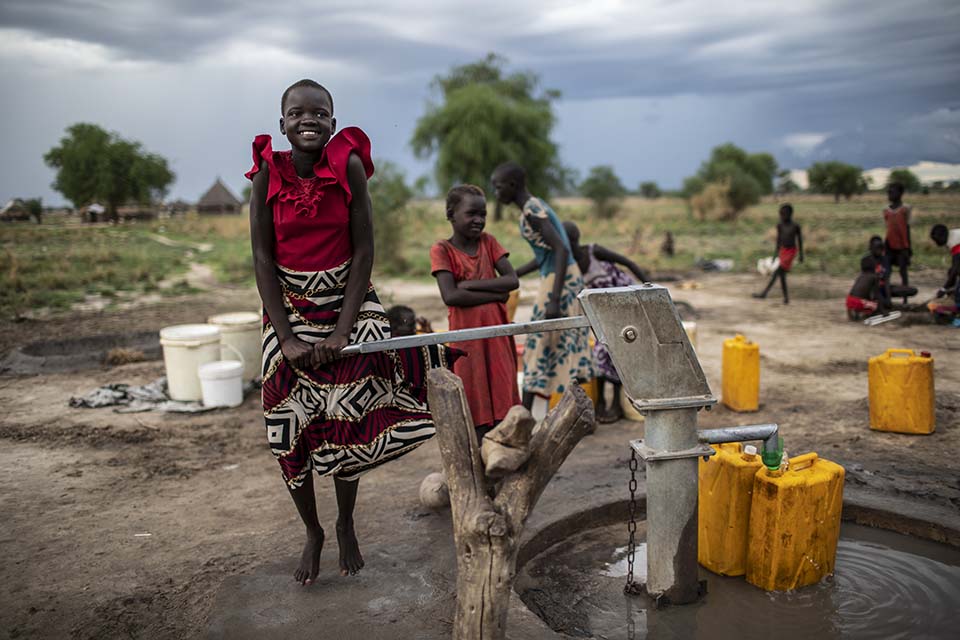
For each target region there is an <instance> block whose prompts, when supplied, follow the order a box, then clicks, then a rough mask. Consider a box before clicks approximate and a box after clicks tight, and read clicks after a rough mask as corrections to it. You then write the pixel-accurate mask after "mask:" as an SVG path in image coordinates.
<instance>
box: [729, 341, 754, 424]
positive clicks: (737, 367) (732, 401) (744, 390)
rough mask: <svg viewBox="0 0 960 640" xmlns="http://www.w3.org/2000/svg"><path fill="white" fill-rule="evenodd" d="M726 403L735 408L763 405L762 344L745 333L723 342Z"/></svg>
mask: <svg viewBox="0 0 960 640" xmlns="http://www.w3.org/2000/svg"><path fill="white" fill-rule="evenodd" d="M722 372H723V380H722V383H721V387H722V398H723V404H724V405H726V406H727V407H728V408H729V409H732V410H734V411H756V410H757V409H759V408H760V345H758V344H757V343H755V342H750V341H749V340H747V339H746V338H745V337H743V336H742V335H739V334H737V336H736V337H735V338H730V339H727V340H724V341H723V358H722Z"/></svg>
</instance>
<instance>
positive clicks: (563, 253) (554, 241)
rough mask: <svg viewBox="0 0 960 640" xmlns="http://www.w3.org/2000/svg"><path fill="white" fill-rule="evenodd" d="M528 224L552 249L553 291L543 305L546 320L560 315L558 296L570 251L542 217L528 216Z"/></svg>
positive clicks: (565, 276)
mask: <svg viewBox="0 0 960 640" xmlns="http://www.w3.org/2000/svg"><path fill="white" fill-rule="evenodd" d="M528 219H529V220H530V226H531V227H533V229H534V231H538V232H540V235H541V236H542V237H543V239H544V241H546V243H547V244H548V245H550V248H551V249H552V250H553V273H554V277H553V291H552V292H551V294H550V299H549V300H547V304H546V305H545V306H544V310H543V317H544V319H546V320H551V319H553V318H559V317H560V297H561V296H562V295H563V282H564V280H566V278H567V260H568V259H569V258H570V252H569V251H568V250H567V247H566V246H564V244H563V238H561V237H560V234H559V233H557V230H556V229H555V228H554V227H553V225H552V224H550V222H549V221H545V220H544V219H543V218H537V217H534V216H529V218H528Z"/></svg>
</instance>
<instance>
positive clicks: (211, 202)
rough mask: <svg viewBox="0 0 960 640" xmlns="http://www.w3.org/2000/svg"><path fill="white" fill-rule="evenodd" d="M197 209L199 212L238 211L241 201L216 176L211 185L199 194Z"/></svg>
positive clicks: (239, 210)
mask: <svg viewBox="0 0 960 640" xmlns="http://www.w3.org/2000/svg"><path fill="white" fill-rule="evenodd" d="M197 211H198V212H199V213H240V212H241V203H240V199H239V198H237V196H235V195H233V193H231V191H230V189H228V188H227V185H225V184H223V181H222V180H220V178H217V181H216V182H214V183H213V186H212V187H210V188H209V189H207V192H206V193H205V194H203V195H202V196H200V200H199V201H198V202H197Z"/></svg>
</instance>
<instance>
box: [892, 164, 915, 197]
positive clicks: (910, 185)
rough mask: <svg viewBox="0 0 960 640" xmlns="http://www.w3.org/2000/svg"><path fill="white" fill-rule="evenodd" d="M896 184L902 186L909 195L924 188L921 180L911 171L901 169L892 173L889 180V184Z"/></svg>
mask: <svg viewBox="0 0 960 640" xmlns="http://www.w3.org/2000/svg"><path fill="white" fill-rule="evenodd" d="M894 182H899V183H900V184H902V185H903V189H904V191H906V192H907V193H917V192H919V191H920V190H921V189H922V188H923V185H922V184H920V178H918V177H917V174H915V173H914V172H913V171H910V169H905V168H900V169H894V170H893V171H891V172H890V177H889V178H887V184H892V183H894Z"/></svg>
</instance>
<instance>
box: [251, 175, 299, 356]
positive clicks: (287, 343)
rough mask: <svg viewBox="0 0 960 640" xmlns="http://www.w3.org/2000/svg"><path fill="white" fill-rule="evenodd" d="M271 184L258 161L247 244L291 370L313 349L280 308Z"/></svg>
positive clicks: (269, 316)
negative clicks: (270, 204) (270, 202)
mask: <svg viewBox="0 0 960 640" xmlns="http://www.w3.org/2000/svg"><path fill="white" fill-rule="evenodd" d="M269 184H270V167H269V166H268V165H267V161H266V160H261V161H260V170H259V171H258V172H257V173H256V175H254V176H253V184H252V186H251V189H250V242H251V244H252V248H253V273H254V276H255V277H256V280H257V291H258V292H259V293H260V299H261V300H262V301H263V308H264V309H265V310H266V312H267V317H268V318H270V324H271V325H273V330H274V331H275V332H276V334H277V340H278V341H279V342H280V350H281V351H282V352H283V357H284V358H286V359H287V361H288V362H290V364H292V365H293V366H294V367H297V368H302V367H306V366H307V365H309V364H310V363H311V361H312V359H313V348H312V347H311V346H310V345H309V344H307V343H306V342H304V341H303V340H300V339H299V338H297V337H296V336H295V335H293V330H292V329H291V328H290V320H289V318H287V311H286V309H284V307H283V293H282V291H281V289H280V281H279V280H277V273H276V268H277V267H276V263H275V262H274V255H273V245H274V242H275V237H274V233H275V232H274V228H273V212H272V211H271V210H270V207H269V206H267V186H268V185H269Z"/></svg>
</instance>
